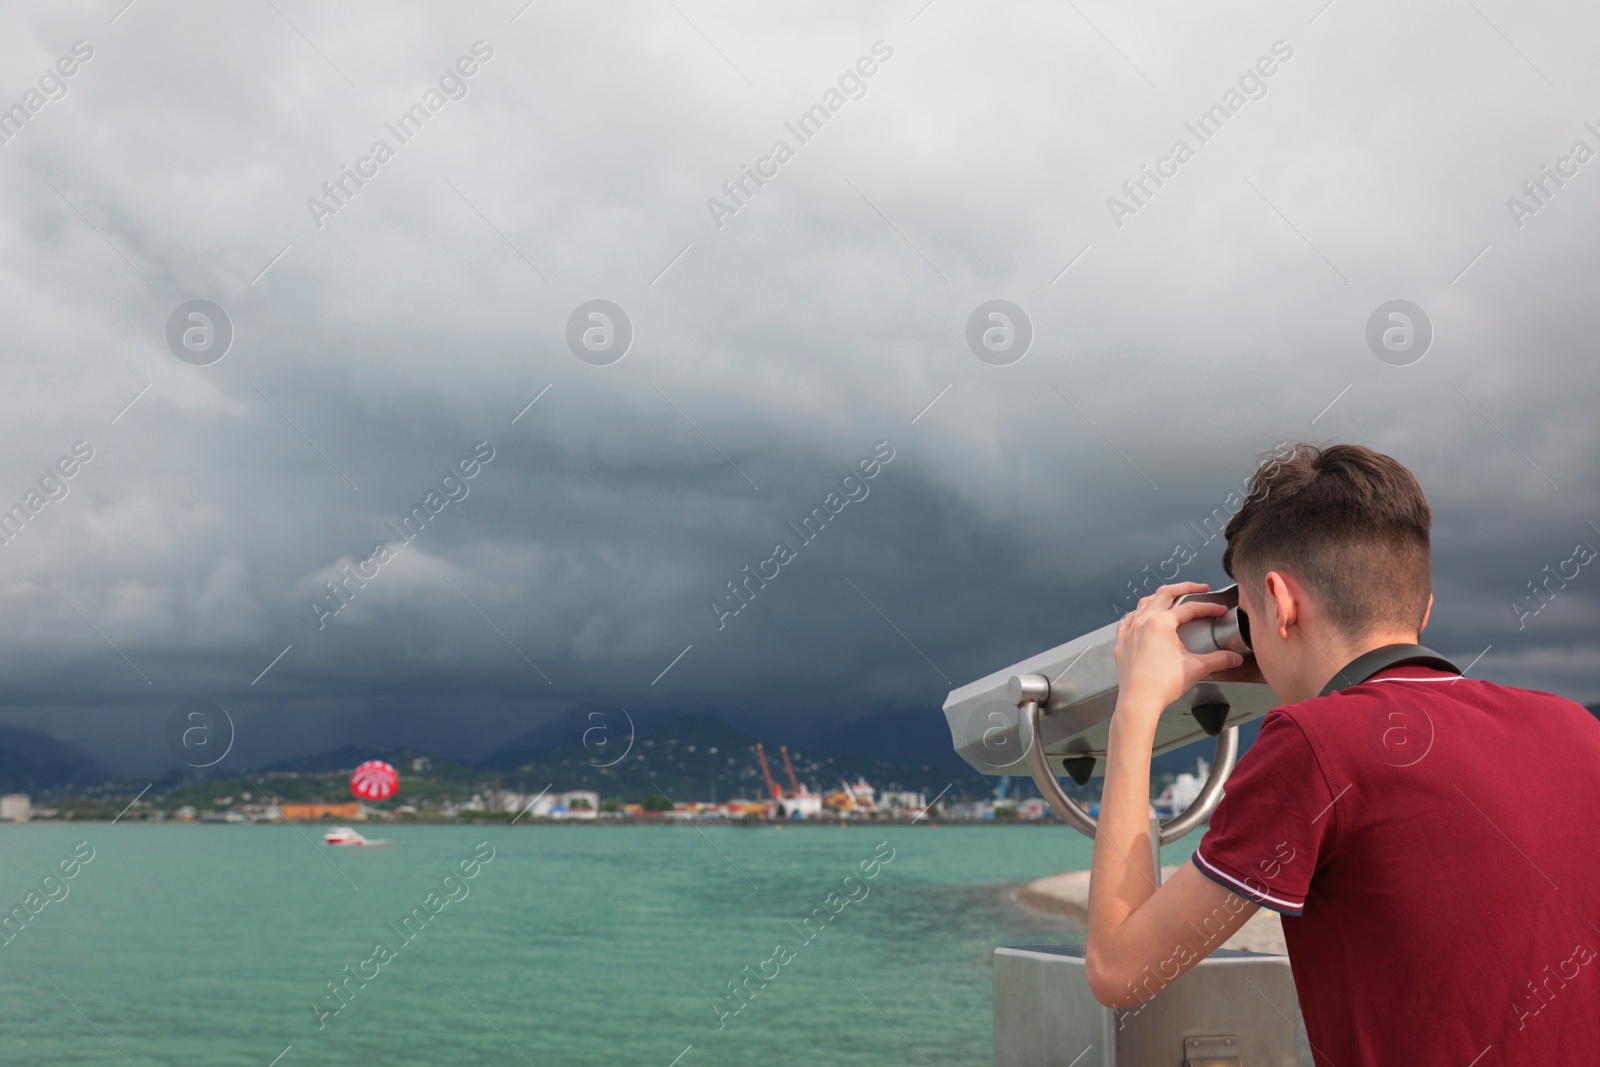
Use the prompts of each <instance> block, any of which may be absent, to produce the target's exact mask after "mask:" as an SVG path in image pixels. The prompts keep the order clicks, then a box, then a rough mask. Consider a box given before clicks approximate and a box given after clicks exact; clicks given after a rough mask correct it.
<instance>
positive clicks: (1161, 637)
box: [1113, 582, 1244, 731]
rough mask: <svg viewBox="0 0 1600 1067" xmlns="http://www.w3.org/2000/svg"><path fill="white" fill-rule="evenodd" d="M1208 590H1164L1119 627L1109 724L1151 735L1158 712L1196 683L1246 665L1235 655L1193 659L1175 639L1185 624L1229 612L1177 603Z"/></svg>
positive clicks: (1182, 586)
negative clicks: (1114, 695)
mask: <svg viewBox="0 0 1600 1067" xmlns="http://www.w3.org/2000/svg"><path fill="white" fill-rule="evenodd" d="M1209 588H1210V586H1207V585H1203V584H1201V583H1199V582H1178V583H1175V584H1173V585H1164V586H1162V587H1161V588H1160V589H1157V590H1156V591H1155V592H1154V593H1152V594H1151V595H1149V596H1147V597H1145V598H1144V599H1143V600H1141V601H1139V606H1138V607H1137V608H1136V609H1134V610H1133V611H1131V612H1129V613H1128V614H1127V615H1125V616H1123V619H1122V621H1121V622H1120V623H1118V624H1117V648H1116V660H1117V678H1118V682H1119V689H1118V693H1117V709H1116V713H1115V717H1114V719H1113V724H1116V723H1121V724H1123V725H1125V726H1136V727H1140V728H1148V729H1149V730H1151V731H1153V730H1154V729H1155V723H1156V719H1157V718H1159V717H1160V715H1161V712H1162V710H1163V709H1164V708H1166V706H1167V705H1168V704H1171V703H1172V702H1173V701H1174V700H1177V699H1178V698H1179V697H1180V696H1182V695H1183V694H1184V693H1185V692H1187V691H1188V690H1189V688H1190V687H1191V686H1193V685H1194V684H1195V683H1196V682H1199V681H1200V680H1201V679H1202V678H1205V677H1206V676H1207V675H1210V674H1212V673H1214V672H1216V671H1221V670H1227V669H1228V668H1231V667H1238V666H1240V665H1241V664H1243V663H1244V657H1243V656H1240V655H1239V654H1238V653H1236V652H1212V653H1208V654H1207V655H1204V656H1197V655H1195V654H1194V653H1193V652H1190V651H1189V650H1188V649H1187V648H1185V647H1183V642H1181V641H1179V640H1178V627H1179V626H1182V625H1183V624H1184V623H1186V622H1188V621H1189V620H1191V619H1201V618H1207V617H1209V616H1215V615H1222V614H1225V613H1226V612H1227V610H1228V609H1227V607H1226V606H1225V605H1222V604H1207V603H1203V602H1200V601H1192V600H1191V601H1189V602H1187V603H1184V604H1177V603H1176V602H1177V599H1178V598H1179V597H1181V596H1186V595H1187V594H1189V593H1203V592H1205V591H1206V590H1207V589H1209ZM1175 605H1176V606H1175Z"/></svg>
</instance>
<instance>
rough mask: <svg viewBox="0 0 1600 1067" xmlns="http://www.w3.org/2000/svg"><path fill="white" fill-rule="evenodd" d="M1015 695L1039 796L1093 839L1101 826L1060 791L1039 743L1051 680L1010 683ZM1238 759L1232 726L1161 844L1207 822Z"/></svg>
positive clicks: (1024, 679)
mask: <svg viewBox="0 0 1600 1067" xmlns="http://www.w3.org/2000/svg"><path fill="white" fill-rule="evenodd" d="M1011 687H1012V691H1013V692H1014V693H1016V694H1017V695H1018V696H1019V697H1020V700H1019V703H1020V705H1021V707H1022V718H1023V721H1024V722H1026V723H1027V724H1028V769H1029V770H1031V771H1032V772H1033V782H1034V784H1035V785H1037V786H1038V787H1039V793H1040V794H1041V795H1042V796H1043V797H1044V798H1045V799H1046V800H1048V801H1049V802H1050V807H1051V808H1053V809H1054V810H1055V813H1056V815H1058V816H1059V817H1060V818H1061V821H1062V822H1065V823H1066V824H1067V825H1068V826H1070V827H1072V828H1073V829H1074V830H1077V831H1078V832H1079V833H1081V834H1083V835H1084V836H1085V837H1091V838H1092V837H1094V835H1095V831H1096V830H1097V829H1098V828H1099V822H1098V820H1096V819H1095V817H1094V816H1093V815H1090V814H1089V813H1088V812H1087V811H1084V810H1083V809H1082V808H1081V807H1079V806H1078V804H1077V803H1076V802H1075V801H1074V800H1073V799H1072V798H1071V797H1069V796H1067V794H1066V792H1065V790H1063V789H1062V788H1061V783H1060V782H1058V781H1057V780H1056V776H1055V772H1054V771H1052V770H1051V769H1050V761H1049V759H1048V758H1047V757H1046V756H1045V751H1044V744H1043V743H1042V742H1041V741H1040V740H1039V722H1040V720H1041V719H1042V718H1043V717H1044V706H1045V702H1046V701H1047V700H1048V699H1049V695H1050V680H1049V679H1048V678H1045V677H1043V676H1042V675H1022V676H1020V677H1019V678H1013V679H1012V680H1011ZM1238 758H1239V728H1238V727H1237V726H1230V727H1229V728H1228V729H1226V730H1224V731H1222V732H1221V733H1220V734H1218V735H1217V754H1216V759H1215V760H1213V761H1212V764H1211V773H1210V774H1208V775H1207V776H1206V781H1205V784H1204V785H1203V786H1201V787H1200V794H1199V795H1198V796H1196V797H1195V798H1194V800H1193V801H1192V802H1191V803H1190V804H1189V806H1188V807H1187V808H1184V809H1183V811H1181V812H1179V813H1178V814H1177V815H1175V816H1173V817H1172V818H1171V819H1168V820H1167V821H1166V822H1164V823H1162V824H1161V842H1160V843H1161V844H1163V845H1170V844H1171V843H1172V842H1174V841H1176V840H1178V839H1179V838H1180V837H1182V836H1183V835H1184V834H1187V833H1188V832H1189V831H1190V830H1193V829H1194V828H1195V827H1196V826H1199V825H1200V824H1201V823H1202V822H1204V821H1205V820H1206V816H1208V815H1210V814H1211V810H1212V809H1213V808H1215V807H1216V806H1217V803H1218V802H1219V801H1220V800H1221V799H1222V786H1223V783H1224V782H1226V781H1227V780H1228V775H1229V774H1231V773H1232V772H1233V764H1234V761H1235V760H1237V759H1238Z"/></svg>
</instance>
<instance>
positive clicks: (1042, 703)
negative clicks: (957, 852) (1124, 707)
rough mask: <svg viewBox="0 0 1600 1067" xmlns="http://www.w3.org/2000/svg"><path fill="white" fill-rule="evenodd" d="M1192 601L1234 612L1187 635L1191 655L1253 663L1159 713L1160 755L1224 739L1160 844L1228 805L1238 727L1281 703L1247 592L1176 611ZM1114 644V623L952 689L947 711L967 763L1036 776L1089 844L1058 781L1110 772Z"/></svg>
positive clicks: (1201, 597)
mask: <svg viewBox="0 0 1600 1067" xmlns="http://www.w3.org/2000/svg"><path fill="white" fill-rule="evenodd" d="M1191 600H1194V601H1201V602H1204V603H1212V604H1223V605H1226V606H1227V608H1228V611H1227V612H1226V613H1225V614H1222V615H1218V616H1215V617H1210V618H1203V619H1194V620H1192V621H1190V622H1187V623H1184V624H1183V625H1182V626H1181V627H1179V628H1178V639H1179V640H1181V641H1182V642H1183V644H1184V647H1186V648H1188V649H1189V651H1191V652H1194V653H1197V654H1200V655H1204V654H1205V653H1208V652H1216V651H1218V650H1219V649H1225V650H1227V651H1230V652H1237V653H1239V654H1240V655H1242V656H1244V657H1245V662H1244V664H1243V665H1242V666H1240V667H1236V668H1234V669H1233V670H1229V671H1221V672H1218V673H1216V674H1213V675H1211V676H1210V677H1208V678H1206V679H1205V680H1204V681H1202V682H1200V683H1199V684H1198V685H1196V686H1194V687H1193V688H1192V689H1190V690H1189V691H1188V692H1186V693H1184V694H1183V696H1181V697H1179V698H1178V699H1177V700H1176V701H1175V702H1174V703H1172V704H1171V705H1170V706H1168V707H1167V708H1166V709H1165V710H1164V711H1163V712H1162V713H1161V718H1160V721H1159V723H1158V724H1157V726H1156V737H1155V748H1154V750H1153V754H1154V755H1160V754H1161V753H1163V752H1170V751H1171V750H1173V749H1175V748H1181V747H1183V746H1184V745H1187V744H1190V743H1192V742H1194V741H1198V740H1200V739H1201V738H1204V737H1215V738H1216V739H1217V754H1216V758H1215V759H1214V760H1213V761H1212V763H1211V773H1210V775H1209V777H1207V779H1206V782H1205V785H1204V786H1203V787H1202V788H1201V790H1200V795H1199V796H1198V797H1197V798H1196V799H1195V801H1194V803H1192V804H1190V805H1189V807H1188V808H1187V809H1185V810H1184V811H1183V812H1181V813H1180V814H1178V815H1177V816H1175V817H1174V818H1173V819H1171V820H1170V821H1168V822H1166V823H1164V824H1163V825H1162V829H1161V843H1162V844H1170V843H1171V842H1173V841H1176V840H1177V839H1178V838H1180V837H1182V836H1183V835H1184V834H1186V833H1188V832H1189V831H1190V830H1192V829H1194V828H1195V827H1196V826H1198V825H1200V824H1201V823H1202V822H1204V821H1205V818H1206V816H1207V815H1209V814H1210V813H1211V809H1212V808H1214V807H1216V804H1217V801H1219V800H1221V799H1222V785H1223V783H1224V782H1225V781H1226V780H1227V777H1228V774H1229V772H1231V771H1232V770H1233V763H1234V760H1235V759H1236V758H1237V757H1238V754H1239V731H1238V726H1239V724H1241V723H1245V722H1249V721H1250V720H1251V719H1258V718H1260V717H1261V716H1263V715H1265V714H1266V713H1267V712H1268V711H1271V710H1272V708H1273V707H1274V706H1276V704H1277V700H1276V698H1275V697H1274V696H1273V693H1272V690H1271V689H1270V688H1268V686H1267V684H1266V681H1265V679H1263V678H1262V677H1261V672H1260V670H1259V669H1257V667H1256V665H1255V660H1254V658H1253V657H1251V655H1250V644H1249V625H1248V620H1247V619H1246V618H1245V616H1243V615H1241V614H1240V613H1239V587H1238V586H1235V585H1230V586H1228V587H1226V588H1224V589H1218V590H1215V591H1213V592H1205V593H1191V594H1190V595H1188V596H1185V597H1182V598H1180V599H1179V600H1178V603H1180V604H1181V603H1184V602H1186V601H1191ZM1116 645H1117V624H1116V623H1114V622H1113V623H1110V624H1108V625H1106V626H1102V627H1101V628H1100V629H1098V630H1095V631H1094V632H1093V633H1088V634H1085V635H1084V636H1082V637H1079V638H1077V639H1075V640H1072V641H1068V642H1067V643H1066V644H1064V645H1058V646H1057V647H1055V648H1052V649H1051V650H1050V651H1048V652H1041V653H1039V654H1038V655H1037V656H1032V657H1030V658H1028V659H1025V660H1023V661H1022V662H1021V663H1018V664H1015V665H1013V666H1011V667H1007V668H1006V669H1005V670H1001V671H996V672H995V673H994V674H991V675H988V676H987V677H984V678H980V679H978V680H977V681H976V682H972V683H971V684H969V685H964V686H962V687H961V688H959V689H956V690H953V691H952V692H951V693H950V695H949V697H947V698H946V700H945V702H944V714H945V720H946V721H947V722H948V724H949V726H950V736H951V740H952V741H953V743H954V744H955V749H956V752H957V753H959V754H960V755H961V757H962V758H963V759H965V760H966V761H967V762H968V763H970V764H971V765H972V766H973V767H974V768H976V769H977V770H979V771H981V772H982V773H984V774H1027V775H1031V776H1032V778H1033V780H1034V782H1035V784H1036V785H1038V787H1039V793H1040V795H1041V796H1043V797H1044V798H1045V799H1046V800H1048V801H1049V802H1050V806H1051V807H1052V808H1053V809H1055V812H1056V814H1057V815H1058V816H1059V817H1060V818H1061V819H1062V820H1063V821H1064V822H1066V823H1067V824H1068V825H1070V826H1073V827H1076V828H1077V829H1078V830H1080V831H1082V832H1083V833H1085V834H1087V835H1088V836H1090V837H1093V836H1094V831H1095V820H1094V818H1093V817H1092V816H1090V815H1089V813H1088V812H1086V811H1084V810H1083V809H1082V808H1081V807H1079V806H1078V804H1076V803H1075V802H1074V801H1073V800H1072V798H1071V797H1069V796H1067V795H1066V793H1065V792H1063V791H1062V789H1061V785H1060V783H1059V782H1058V781H1057V778H1058V777H1059V776H1061V775H1066V776H1067V777H1069V778H1071V779H1072V780H1073V781H1074V782H1076V783H1077V784H1078V785H1084V784H1086V783H1087V782H1088V781H1089V779H1090V778H1091V777H1092V776H1094V775H1096V774H1103V773H1104V770H1105V763H1104V761H1105V754H1106V741H1107V738H1108V736H1109V733H1110V729H1111V713H1112V711H1113V710H1114V709H1115V708H1116V704H1117V689H1118V680H1117V663H1116V659H1115V658H1114V656H1113V652H1114V651H1115V649H1116Z"/></svg>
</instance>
